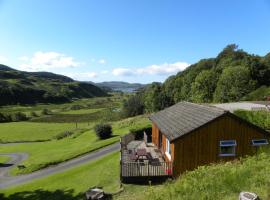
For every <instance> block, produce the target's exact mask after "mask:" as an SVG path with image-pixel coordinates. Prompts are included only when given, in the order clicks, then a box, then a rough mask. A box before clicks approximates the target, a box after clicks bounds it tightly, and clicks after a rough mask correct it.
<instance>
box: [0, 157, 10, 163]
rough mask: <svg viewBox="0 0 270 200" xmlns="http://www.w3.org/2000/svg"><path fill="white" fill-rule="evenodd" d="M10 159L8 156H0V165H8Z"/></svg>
mask: <svg viewBox="0 0 270 200" xmlns="http://www.w3.org/2000/svg"><path fill="white" fill-rule="evenodd" d="M9 159H10V157H8V156H0V164H4V163H6V162H7V161H8V160H9Z"/></svg>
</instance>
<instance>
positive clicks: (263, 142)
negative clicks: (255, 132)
mask: <svg viewBox="0 0 270 200" xmlns="http://www.w3.org/2000/svg"><path fill="white" fill-rule="evenodd" d="M267 144H268V141H267V139H256V140H252V146H262V145H267Z"/></svg>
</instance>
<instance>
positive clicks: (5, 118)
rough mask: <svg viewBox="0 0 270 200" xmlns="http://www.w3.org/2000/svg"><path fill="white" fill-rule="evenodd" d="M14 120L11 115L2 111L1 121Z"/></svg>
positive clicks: (0, 114)
mask: <svg viewBox="0 0 270 200" xmlns="http://www.w3.org/2000/svg"><path fill="white" fill-rule="evenodd" d="M10 121H12V119H11V116H10V115H7V114H3V113H0V123H1V122H10Z"/></svg>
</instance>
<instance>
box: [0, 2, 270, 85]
mask: <svg viewBox="0 0 270 200" xmlns="http://www.w3.org/2000/svg"><path fill="white" fill-rule="evenodd" d="M0 26H1V31H0V63H2V64H6V65H9V66H10V67H13V68H16V69H20V70H24V71H50V72H54V73H60V74H64V75H67V76H70V77H72V78H74V79H77V80H87V81H95V82H100V81H110V80H118V81H128V82H141V83H149V82H153V81H164V80H165V79H166V78H167V77H168V76H170V75H173V74H176V73H177V72H179V71H181V70H183V69H185V68H186V67H187V66H189V65H190V64H192V63H195V62H197V61H198V60H199V59H201V58H208V57H214V56H216V55H217V54H218V52H219V51H221V50H222V48H224V47H225V46H226V45H227V44H230V43H236V44H238V45H239V47H240V48H242V49H244V50H246V51H248V52H250V53H254V54H258V55H265V54H266V53H267V52H269V51H270V48H269V47H270V37H269V35H270V3H269V1H268V0H258V1H252V0H237V1H235V0H226V1H223V2H221V1H216V0H205V1H199V0H197V1H195V0H190V1H181V0H177V1H176V0H175V1H173V0H168V1H167V0H147V1H145V0H84V1H83V0H76V1H64V0H57V1H55V0H46V1H42V0H24V1H21V0H0Z"/></svg>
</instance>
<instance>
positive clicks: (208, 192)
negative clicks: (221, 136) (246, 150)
mask: <svg viewBox="0 0 270 200" xmlns="http://www.w3.org/2000/svg"><path fill="white" fill-rule="evenodd" d="M269 162H270V149H269V148H267V149H265V150H263V151H262V150H260V153H258V155H257V156H252V157H246V158H242V159H240V160H239V161H237V160H236V161H232V162H227V163H219V164H212V165H208V166H201V167H198V168H197V169H196V170H194V171H190V172H186V173H185V174H183V175H182V176H180V177H179V178H178V179H176V180H171V181H168V182H166V183H164V184H161V185H152V186H135V185H125V191H124V192H123V193H121V194H120V195H118V196H116V198H115V199H117V200H124V199H127V198H129V199H134V200H143V199H148V200H161V199H176V200H178V199H179V200H180V199H181V200H185V199H186V200H193V199H194V200H195V199H209V200H214V199H224V200H233V199H237V198H238V196H239V193H240V192H241V191H252V192H255V193H256V194H258V195H259V197H260V199H269V198H270V191H269V179H270V174H269V173H268V170H270V165H269Z"/></svg>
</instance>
